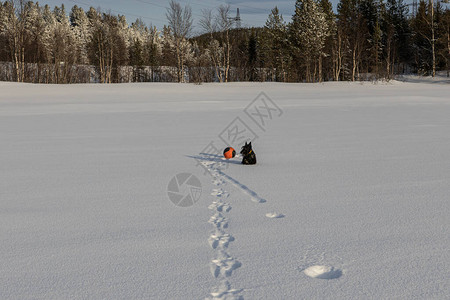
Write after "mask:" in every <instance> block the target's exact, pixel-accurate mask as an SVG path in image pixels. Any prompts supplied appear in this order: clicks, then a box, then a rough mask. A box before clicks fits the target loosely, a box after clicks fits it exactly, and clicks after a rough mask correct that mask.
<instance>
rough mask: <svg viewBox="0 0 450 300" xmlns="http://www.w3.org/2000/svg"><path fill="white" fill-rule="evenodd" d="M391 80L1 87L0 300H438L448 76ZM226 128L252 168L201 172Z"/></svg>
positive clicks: (447, 178)
mask: <svg viewBox="0 0 450 300" xmlns="http://www.w3.org/2000/svg"><path fill="white" fill-rule="evenodd" d="M402 80H407V81H409V82H402V81H391V82H389V83H378V84H372V83H347V82H345V83H325V84H273V83H266V84H261V83H232V84H204V85H200V86H198V85H191V84H123V85H70V86H57V85H31V84H15V83H4V82H3V83H0V299H205V298H211V299H213V298H214V297H216V298H220V297H222V298H226V297H228V298H229V299H242V298H244V299H392V298H396V299H446V298H448V297H449V295H450V280H449V278H450V250H449V249H450V217H449V216H450V83H449V80H448V79H446V78H445V77H443V78H440V79H439V80H425V81H424V80H421V79H420V78H412V77H408V78H403V79H402ZM260 92H265V93H266V94H267V95H268V96H269V97H270V98H271V99H272V100H273V101H274V102H275V103H276V104H277V105H278V106H279V107H280V108H281V109H282V111H283V115H282V116H281V117H279V118H274V119H273V120H271V121H270V122H267V126H266V127H265V128H264V130H262V129H261V128H259V127H258V126H256V124H255V123H252V121H251V120H250V119H248V118H246V115H245V114H244V113H243V110H244V108H245V107H247V105H248V104H250V103H251V101H252V100H253V99H254V98H255V97H256V96H257V95H258V94H259V93H260ZM236 117H240V118H241V119H242V120H243V121H244V122H245V123H246V124H247V125H248V126H249V127H251V128H252V129H253V130H254V131H255V133H256V134H257V135H258V139H256V140H255V141H254V142H253V149H254V151H255V153H256V155H257V159H258V163H257V165H256V166H242V165H241V164H240V163H239V162H240V158H239V157H236V158H234V159H232V160H230V161H226V160H219V159H216V160H213V162H212V163H211V164H209V165H208V168H210V169H211V170H212V171H213V173H214V174H215V175H214V176H215V177H211V176H209V175H205V174H204V170H203V168H202V167H201V166H198V163H197V161H196V160H195V159H193V157H196V156H197V155H198V154H199V153H200V152H201V151H202V150H203V149H204V148H205V146H207V145H208V144H209V143H210V142H211V141H215V143H216V144H217V146H219V147H221V149H224V148H225V146H226V145H223V144H220V139H219V138H218V135H219V134H220V133H221V132H222V131H223V130H224V129H225V128H226V126H227V125H228V124H230V122H231V121H233V120H234V119H235V118H236ZM228 146H233V147H234V148H235V149H236V150H240V149H238V147H237V145H228ZM237 152H239V151H237ZM179 173H191V174H193V175H195V176H196V177H198V178H199V179H200V181H201V183H202V196H201V198H200V200H199V201H198V202H196V203H195V204H194V205H193V206H190V207H187V208H182V207H177V206H175V205H174V204H173V203H172V202H171V201H170V200H169V198H168V194H167V187H168V183H169V181H170V180H171V179H172V178H173V177H174V176H175V175H177V174H179ZM216 277H217V278H216Z"/></svg>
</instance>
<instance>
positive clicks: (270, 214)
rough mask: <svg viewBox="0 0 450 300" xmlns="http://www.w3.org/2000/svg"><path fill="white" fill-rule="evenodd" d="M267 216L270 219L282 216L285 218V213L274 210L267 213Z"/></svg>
mask: <svg viewBox="0 0 450 300" xmlns="http://www.w3.org/2000/svg"><path fill="white" fill-rule="evenodd" d="M266 217H268V218H270V219H280V218H284V215H283V214H279V213H275V212H272V213H267V214H266Z"/></svg>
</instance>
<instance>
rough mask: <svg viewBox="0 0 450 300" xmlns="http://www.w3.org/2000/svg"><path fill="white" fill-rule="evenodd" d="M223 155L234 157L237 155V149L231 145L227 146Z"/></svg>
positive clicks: (228, 157) (227, 157)
mask: <svg viewBox="0 0 450 300" xmlns="http://www.w3.org/2000/svg"><path fill="white" fill-rule="evenodd" d="M223 156H225V158H226V159H230V158H233V157H235V156H236V150H234V149H233V148H231V147H227V148H225V150H223Z"/></svg>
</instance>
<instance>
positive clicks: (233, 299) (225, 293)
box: [208, 280, 244, 300]
mask: <svg viewBox="0 0 450 300" xmlns="http://www.w3.org/2000/svg"><path fill="white" fill-rule="evenodd" d="M241 292H242V289H240V290H236V289H232V288H231V285H230V283H229V282H228V281H226V280H225V281H223V282H222V283H221V285H220V286H219V287H217V288H215V289H214V290H213V291H212V292H211V297H210V298H208V299H209V300H243V299H244V298H243V297H242V296H240V295H239V293H241Z"/></svg>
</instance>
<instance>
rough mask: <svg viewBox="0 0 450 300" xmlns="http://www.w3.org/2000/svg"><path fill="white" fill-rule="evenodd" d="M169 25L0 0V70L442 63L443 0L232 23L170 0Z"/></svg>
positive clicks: (429, 70)
mask: <svg viewBox="0 0 450 300" xmlns="http://www.w3.org/2000/svg"><path fill="white" fill-rule="evenodd" d="M166 17H167V25H166V26H164V28H162V29H157V28H156V27H154V26H151V25H150V26H147V25H146V24H145V23H144V22H143V21H142V20H141V19H138V20H136V21H135V22H134V23H132V24H131V25H129V24H128V23H127V20H126V19H125V17H124V16H123V15H113V14H111V13H110V12H104V11H101V10H100V9H96V8H93V7H91V8H90V9H89V10H88V11H85V10H83V8H81V7H78V6H76V5H75V6H73V7H72V9H71V10H70V11H69V12H67V11H66V9H65V7H64V5H61V6H60V7H58V6H57V7H54V8H53V9H51V8H50V7H49V6H48V5H45V6H43V7H42V6H40V5H39V4H38V3H35V2H32V1H21V0H10V1H0V80H3V81H17V82H33V83H85V82H101V83H119V82H151V81H159V82H196V83H201V82H213V81H219V82H230V81H280V82H320V81H355V80H376V79H391V78H393V77H394V76H395V75H398V74H405V73H417V74H421V75H432V76H434V75H435V74H436V72H437V71H440V70H445V71H447V76H448V74H449V69H450V66H449V65H450V10H449V8H448V6H447V5H445V4H442V3H441V2H434V0H429V1H423V0H421V1H419V3H418V6H417V10H416V11H415V13H414V14H411V13H409V9H408V6H407V5H406V4H405V3H404V2H403V0H341V1H340V2H339V4H338V6H337V11H336V12H334V11H333V9H332V5H331V3H330V1H329V0H297V1H296V2H295V13H294V15H293V16H289V17H288V18H286V20H285V19H284V17H283V16H282V15H281V14H280V13H279V11H278V9H277V8H276V7H275V8H274V9H273V10H272V11H271V13H270V15H269V16H268V18H267V21H266V24H265V26H264V27H263V28H240V27H239V26H238V24H237V22H236V19H235V18H233V17H232V12H231V11H230V7H229V6H220V7H218V8H217V9H215V10H204V11H202V17H201V18H200V19H199V20H197V21H198V22H197V23H198V25H197V27H196V30H197V31H201V32H202V34H201V35H199V36H195V37H193V34H192V32H193V28H194V26H193V22H194V20H193V17H192V11H191V9H190V7H189V6H185V7H182V6H181V5H180V4H179V3H177V2H175V1H171V2H170V3H169V4H168V8H167V13H166Z"/></svg>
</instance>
